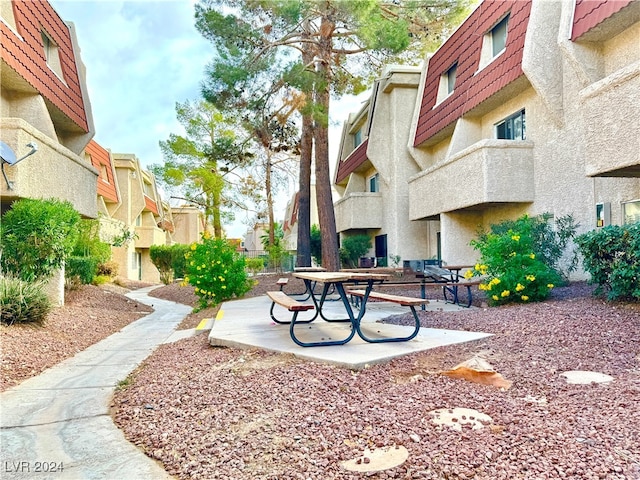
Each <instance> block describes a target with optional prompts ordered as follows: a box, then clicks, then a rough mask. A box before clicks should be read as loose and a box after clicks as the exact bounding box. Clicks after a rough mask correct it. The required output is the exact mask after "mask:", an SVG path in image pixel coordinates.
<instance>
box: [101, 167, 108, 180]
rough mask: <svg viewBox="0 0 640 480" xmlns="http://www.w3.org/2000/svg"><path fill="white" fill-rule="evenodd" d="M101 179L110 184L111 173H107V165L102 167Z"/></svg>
mask: <svg viewBox="0 0 640 480" xmlns="http://www.w3.org/2000/svg"><path fill="white" fill-rule="evenodd" d="M100 178H101V179H102V181H103V182H105V183H109V173H108V172H107V166H106V165H100Z"/></svg>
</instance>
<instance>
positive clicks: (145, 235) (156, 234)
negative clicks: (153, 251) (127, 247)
mask: <svg viewBox="0 0 640 480" xmlns="http://www.w3.org/2000/svg"><path fill="white" fill-rule="evenodd" d="M136 235H138V238H136V241H135V247H136V248H149V247H151V245H166V243H167V235H166V233H165V232H164V230H162V229H161V228H158V227H152V226H144V227H136Z"/></svg>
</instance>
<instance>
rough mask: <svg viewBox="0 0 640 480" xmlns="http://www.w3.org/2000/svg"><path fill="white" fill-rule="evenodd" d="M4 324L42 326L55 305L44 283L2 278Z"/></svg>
mask: <svg viewBox="0 0 640 480" xmlns="http://www.w3.org/2000/svg"><path fill="white" fill-rule="evenodd" d="M0 306H1V307H2V308H1V309H2V323H5V324H7V325H12V324H14V323H35V324H38V325H42V324H43V323H44V321H45V319H46V317H47V314H48V313H49V312H50V311H51V309H52V308H53V305H52V303H51V301H50V300H49V298H48V297H47V294H46V292H45V283H44V281H34V282H26V281H24V280H21V279H19V278H15V277H13V276H10V275H8V276H1V277H0Z"/></svg>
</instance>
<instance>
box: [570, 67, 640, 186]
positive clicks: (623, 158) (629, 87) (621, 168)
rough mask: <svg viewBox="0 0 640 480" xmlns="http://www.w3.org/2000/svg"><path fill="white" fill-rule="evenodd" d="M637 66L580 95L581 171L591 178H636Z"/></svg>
mask: <svg viewBox="0 0 640 480" xmlns="http://www.w3.org/2000/svg"><path fill="white" fill-rule="evenodd" d="M639 91H640V62H636V63H635V64H632V65H629V66H627V67H625V68H623V69H620V70H618V71H617V72H615V73H613V74H612V75H609V76H608V77H606V78H603V79H602V80H600V81H598V82H596V83H594V84H592V85H590V86H589V87H587V88H585V89H584V90H582V91H581V92H580V96H581V98H582V102H583V105H584V110H583V111H584V119H585V140H586V148H585V169H586V174H587V175H588V176H591V177H598V176H603V177H640V154H639V153H638V152H639V147H640V143H639V142H638V139H639V138H640V118H639V115H638V111H639V110H638V92H639Z"/></svg>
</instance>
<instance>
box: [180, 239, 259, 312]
mask: <svg viewBox="0 0 640 480" xmlns="http://www.w3.org/2000/svg"><path fill="white" fill-rule="evenodd" d="M186 257H187V272H186V273H187V275H186V276H185V277H184V281H183V282H182V285H187V284H190V285H193V287H195V288H194V292H195V294H196V295H197V296H198V297H199V298H200V308H207V307H208V306H211V305H217V304H219V303H220V302H223V301H225V300H228V299H230V298H233V297H242V296H243V295H244V294H245V293H247V292H248V291H249V290H251V287H252V286H253V281H252V280H251V279H249V277H248V275H247V272H246V270H245V259H244V257H243V256H242V255H239V254H238V253H237V252H236V250H235V247H234V246H233V245H232V244H230V243H229V242H227V241H226V240H224V239H219V238H208V236H207V235H203V237H202V243H193V244H192V245H191V246H190V249H189V252H188V253H187V254H186Z"/></svg>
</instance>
